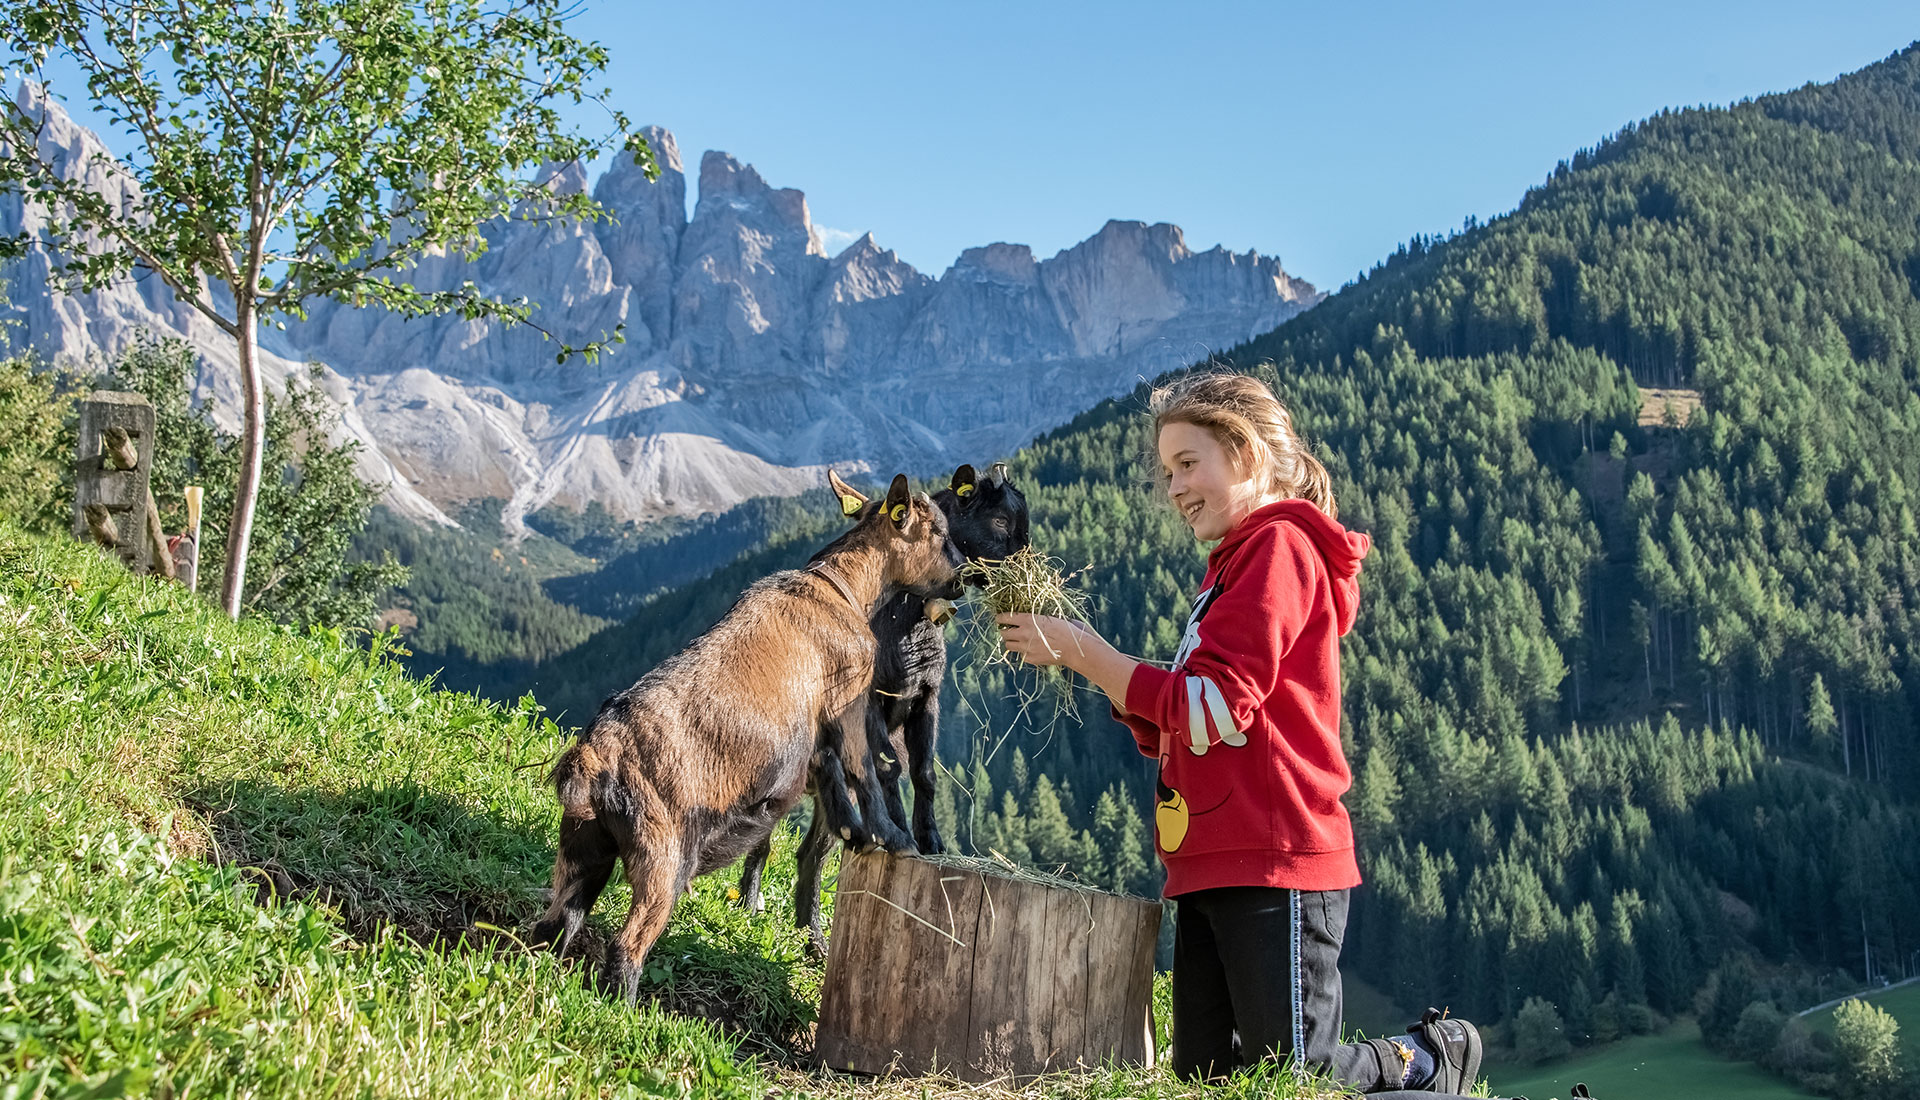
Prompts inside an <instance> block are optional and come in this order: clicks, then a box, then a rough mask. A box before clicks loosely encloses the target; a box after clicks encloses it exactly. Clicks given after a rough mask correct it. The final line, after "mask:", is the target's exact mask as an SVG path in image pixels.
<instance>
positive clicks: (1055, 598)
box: [960, 547, 1088, 717]
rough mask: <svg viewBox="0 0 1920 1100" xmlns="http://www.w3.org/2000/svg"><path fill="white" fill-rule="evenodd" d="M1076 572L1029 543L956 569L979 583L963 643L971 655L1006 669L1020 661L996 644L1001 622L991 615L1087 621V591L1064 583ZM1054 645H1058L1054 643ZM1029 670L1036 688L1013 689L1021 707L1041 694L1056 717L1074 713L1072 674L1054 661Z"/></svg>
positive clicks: (963, 576) (998, 638) (962, 575)
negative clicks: (1018, 693)
mask: <svg viewBox="0 0 1920 1100" xmlns="http://www.w3.org/2000/svg"><path fill="white" fill-rule="evenodd" d="M1079 572H1080V571H1076V572H1074V573H1062V572H1061V571H1060V563H1059V562H1058V561H1056V560H1055V559H1053V558H1051V557H1049V556H1047V555H1046V554H1043V553H1041V552H1039V551H1037V550H1034V549H1033V548H1031V547H1028V548H1027V549H1025V550H1021V551H1019V552H1018V553H1014V554H1009V555H1007V556H1006V557H1005V558H1002V559H1000V560H999V561H972V562H968V563H967V564H966V566H965V567H964V568H963V569H962V570H961V571H960V575H961V577H962V578H963V579H965V580H968V581H978V582H979V585H980V587H979V590H978V592H979V594H978V595H977V596H976V597H974V599H973V600H971V601H969V602H970V603H971V604H972V605H973V614H971V615H970V616H969V617H968V619H967V642H968V646H969V648H970V649H971V650H972V652H973V656H974V659H975V660H977V661H979V662H981V663H982V664H986V665H995V664H998V665H1004V666H1006V667H1008V668H1014V667H1016V666H1017V665H1020V664H1021V663H1022V662H1018V661H1016V660H1015V658H1014V656H1013V654H1011V653H1008V652H1007V650H1006V647H1005V646H1003V645H1002V644H1001V642H1000V626H999V624H998V623H996V622H994V616H995V615H1002V614H1006V613H1008V612H1015V613H1031V614H1034V615H1051V616H1053V617H1055V618H1061V619H1068V620H1071V621H1073V622H1081V623H1084V622H1086V621H1087V604H1088V597H1087V594H1086V593H1085V592H1082V591H1080V590H1079V589H1076V588H1072V587H1069V582H1071V581H1072V580H1073V578H1074V577H1076V576H1078V575H1079ZM1055 648H1056V649H1057V648H1059V647H1058V646H1057V645H1056V646H1055ZM1032 672H1033V674H1034V675H1035V676H1036V677H1037V678H1038V679H1037V683H1038V691H1037V692H1034V693H1032V694H1028V693H1027V692H1026V691H1025V690H1024V689H1018V690H1021V691H1022V694H1021V699H1020V702H1021V704H1022V706H1023V709H1024V707H1026V706H1030V705H1032V704H1033V703H1034V702H1035V701H1036V700H1037V699H1039V698H1042V697H1045V698H1048V699H1050V700H1051V701H1052V702H1053V704H1054V710H1055V716H1056V717H1057V716H1058V715H1059V714H1063V713H1064V714H1067V715H1073V716H1077V712H1076V711H1075V709H1074V705H1073V678H1072V674H1071V673H1069V672H1068V671H1067V670H1066V669H1065V668H1063V667H1061V666H1059V665H1047V666H1042V667H1037V668H1034V669H1032Z"/></svg>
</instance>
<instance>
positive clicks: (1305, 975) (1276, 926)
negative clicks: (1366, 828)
mask: <svg viewBox="0 0 1920 1100" xmlns="http://www.w3.org/2000/svg"><path fill="white" fill-rule="evenodd" d="M1174 900H1175V901H1176V902H1178V903H1179V908H1178V910H1177V914H1176V922H1175V924H1174V936H1173V1070H1174V1072H1175V1073H1177V1074H1179V1075H1180V1076H1181V1077H1185V1078H1212V1077H1221V1076H1225V1075H1227V1074H1229V1073H1232V1072H1233V1071H1234V1070H1236V1069H1239V1068H1241V1067H1244V1066H1249V1065H1252V1064H1254V1063H1255V1062H1258V1061H1260V1060H1261V1059H1265V1058H1273V1059H1279V1060H1282V1061H1284V1060H1285V1059H1287V1058H1288V1056H1289V1055H1293V1054H1295V1053H1296V1052H1297V1053H1298V1054H1299V1056H1300V1058H1299V1062H1298V1063H1296V1064H1303V1065H1304V1068H1305V1069H1307V1070H1311V1071H1312V1072H1314V1073H1315V1074H1318V1075H1323V1076H1325V1077H1328V1078H1330V1079H1332V1080H1333V1081H1336V1082H1339V1083H1340V1084H1343V1085H1348V1086H1351V1087H1353V1088H1358V1089H1360V1090H1361V1091H1363V1092H1377V1091H1380V1090H1382V1089H1397V1088H1399V1087H1400V1084H1401V1082H1402V1080H1403V1078H1404V1077H1405V1073H1406V1071H1405V1062H1403V1061H1402V1059H1401V1057H1400V1055H1399V1053H1398V1052H1397V1051H1396V1050H1395V1043H1394V1041H1393V1040H1390V1039H1374V1040H1370V1041H1368V1042H1365V1043H1342V1042H1341V1041H1340V1015H1341V1009H1340V965H1339V963H1340V942H1341V940H1342V939H1344V938H1345V936H1346V932H1347V891H1345V890H1326V891H1309V890H1282V889H1277V888H1274V887H1267V886H1228V887H1222V888H1220V889H1215V890H1197V891H1194V892H1193V893H1190V894H1181V895H1180V896H1179V897H1178V898H1176V899H1174ZM1236 1033H1237V1038H1238V1041H1237V1042H1236ZM1399 1041H1400V1042H1401V1043H1406V1042H1410V1041H1411V1040H1409V1039H1407V1037H1405V1036H1400V1037H1399Z"/></svg>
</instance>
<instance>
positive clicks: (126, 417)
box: [73, 390, 172, 574]
mask: <svg viewBox="0 0 1920 1100" xmlns="http://www.w3.org/2000/svg"><path fill="white" fill-rule="evenodd" d="M129 452H130V457H132V458H133V460H134V464H133V467H132V468H131V469H121V468H120V465H121V462H120V459H122V458H124V457H127V456H128V455H129ZM152 476H153V406H151V405H149V404H147V399H146V398H144V397H142V396H140V395H139V394H137V393H115V392H111V391H108V390H95V391H93V392H92V393H90V394H88V395H87V397H86V400H84V401H82V402H80V429H79V441H78V445H77V447H76V448H75V454H74V478H73V533H74V536H75V537H76V538H82V539H87V538H94V537H96V536H95V531H96V530H101V529H104V530H107V531H109V532H111V534H112V535H113V539H114V543H113V549H114V552H115V553H117V554H119V556H120V560H121V561H123V562H125V563H126V564H127V567H128V568H129V569H132V570H133V571H134V572H136V573H148V572H151V571H153V568H154V553H153V539H152V538H151V532H150V531H149V524H148V520H147V502H148V500H149V498H150V496H151V494H150V493H149V492H148V487H149V482H150V480H151V478H152ZM89 505H97V506H98V507H99V509H104V510H105V519H106V520H108V521H110V522H106V523H104V524H103V523H101V522H98V521H99V519H100V512H99V510H97V509H96V511H95V518H96V522H95V524H94V525H93V526H92V527H91V528H90V527H89V525H88V522H87V507H88V506H89ZM165 572H167V573H168V574H171V573H172V569H171V567H170V564H169V567H168V568H167V569H166V570H165Z"/></svg>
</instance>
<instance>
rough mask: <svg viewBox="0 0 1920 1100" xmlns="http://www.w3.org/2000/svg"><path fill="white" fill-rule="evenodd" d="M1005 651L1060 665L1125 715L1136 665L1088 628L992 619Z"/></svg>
mask: <svg viewBox="0 0 1920 1100" xmlns="http://www.w3.org/2000/svg"><path fill="white" fill-rule="evenodd" d="M994 621H995V622H998V623H999V624H1000V640H1001V642H1002V643H1003V644H1005V645H1006V647H1007V652H1009V653H1012V654H1014V655H1015V656H1018V657H1020V658H1021V659H1022V660H1024V661H1026V662H1027V663H1028V664H1030V665H1063V666H1065V667H1067V668H1070V669H1072V670H1073V671H1075V672H1078V673H1079V674H1080V675H1082V676H1085V677H1086V678H1087V682H1089V683H1091V684H1092V685H1093V686H1094V687H1097V688H1099V689H1100V690H1101V691H1104V692H1106V694H1107V698H1108V699H1110V700H1112V701H1113V709H1114V710H1116V711H1118V712H1119V713H1121V714H1125V713H1127V705H1126V704H1127V683H1128V682H1129V681H1130V680H1131V679H1132V678H1133V670H1134V669H1136V668H1138V667H1139V666H1140V661H1139V660H1138V659H1137V658H1134V657H1129V656H1127V655H1126V654H1124V653H1122V652H1120V651H1119V650H1117V649H1115V648H1113V644H1112V643H1110V642H1108V641H1107V640H1106V639H1105V638H1102V637H1101V636H1100V635H1099V634H1098V633H1097V632H1096V631H1095V630H1094V629H1093V628H1092V627H1090V626H1087V625H1085V624H1084V623H1076V622H1071V621H1069V620H1067V619H1056V618H1054V617H1052V616H1050V615H1026V614H1005V615H996V616H994Z"/></svg>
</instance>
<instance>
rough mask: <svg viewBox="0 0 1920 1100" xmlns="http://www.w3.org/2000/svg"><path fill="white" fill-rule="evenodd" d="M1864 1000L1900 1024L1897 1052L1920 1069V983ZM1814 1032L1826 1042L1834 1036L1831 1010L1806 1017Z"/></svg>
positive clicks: (1876, 994) (1872, 995)
mask: <svg viewBox="0 0 1920 1100" xmlns="http://www.w3.org/2000/svg"><path fill="white" fill-rule="evenodd" d="M1864 999H1865V1000H1866V1001H1867V1002H1868V1003H1869V1004H1872V1005H1874V1006H1876V1007H1878V1008H1880V1009H1883V1010H1885V1011H1886V1012H1887V1013H1888V1014H1889V1015H1891V1016H1892V1017H1893V1018H1894V1019H1895V1020H1897V1021H1899V1023H1900V1048H1901V1051H1902V1054H1903V1056H1904V1057H1905V1059H1906V1064H1907V1065H1909V1066H1920V983H1915V984H1913V985H1903V986H1901V987H1900V988H1898V989H1889V990H1887V991H1885V992H1883V993H1868V994H1866V995H1865V997H1864ZM1807 1023H1808V1024H1809V1025H1811V1026H1812V1027H1813V1030H1815V1031H1817V1032H1820V1033H1822V1034H1824V1035H1826V1036H1828V1037H1829V1038H1831V1037H1832V1035H1833V1009H1831V1008H1829V1009H1825V1010H1823V1011H1820V1012H1816V1013H1814V1014H1813V1015H1811V1016H1808V1017H1807Z"/></svg>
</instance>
